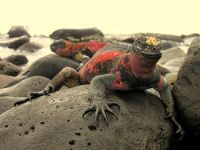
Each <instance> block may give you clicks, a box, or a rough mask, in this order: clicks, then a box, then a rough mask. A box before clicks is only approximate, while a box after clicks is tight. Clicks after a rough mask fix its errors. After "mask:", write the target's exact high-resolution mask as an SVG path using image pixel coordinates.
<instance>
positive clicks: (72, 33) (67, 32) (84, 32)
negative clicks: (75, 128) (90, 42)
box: [49, 28, 104, 40]
mask: <svg viewBox="0 0 200 150" xmlns="http://www.w3.org/2000/svg"><path fill="white" fill-rule="evenodd" d="M85 36H101V37H102V36H104V34H103V33H102V32H101V31H100V30H99V29H97V28H88V29H59V30H56V31H54V32H53V33H52V34H50V35H49V37H50V38H52V39H55V40H58V39H65V38H66V37H73V38H81V37H85Z"/></svg>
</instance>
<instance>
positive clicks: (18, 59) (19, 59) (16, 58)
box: [4, 54, 28, 66]
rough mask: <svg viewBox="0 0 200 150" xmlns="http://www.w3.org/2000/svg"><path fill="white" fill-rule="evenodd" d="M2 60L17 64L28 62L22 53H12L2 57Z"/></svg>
mask: <svg viewBox="0 0 200 150" xmlns="http://www.w3.org/2000/svg"><path fill="white" fill-rule="evenodd" d="M4 60H6V61H8V62H11V63H13V64H15V65H17V66H21V65H25V64H26V63H28V59H27V57H26V56H25V55H23V54H16V55H15V54H13V55H10V56H8V57H6V58H4Z"/></svg>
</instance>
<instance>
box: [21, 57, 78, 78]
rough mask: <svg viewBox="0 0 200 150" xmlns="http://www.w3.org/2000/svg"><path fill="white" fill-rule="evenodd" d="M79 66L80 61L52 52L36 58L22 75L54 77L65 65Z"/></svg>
mask: <svg viewBox="0 0 200 150" xmlns="http://www.w3.org/2000/svg"><path fill="white" fill-rule="evenodd" d="M78 66H79V63H77V62H76V61H74V60H72V59H67V58H65V57H60V56H57V55H54V54H50V55H47V56H45V57H42V58H40V59H38V60H36V61H35V62H34V63H33V64H32V65H31V66H30V67H28V68H27V69H25V70H24V71H23V72H22V73H21V75H25V76H28V77H31V76H43V77H47V78H49V79H52V78H53V77H54V76H55V75H56V74H57V73H58V72H59V71H61V70H62V69H63V68H64V67H72V68H78Z"/></svg>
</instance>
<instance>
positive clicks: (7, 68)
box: [0, 61, 21, 76]
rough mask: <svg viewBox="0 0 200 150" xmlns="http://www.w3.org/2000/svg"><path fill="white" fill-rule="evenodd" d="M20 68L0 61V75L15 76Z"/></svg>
mask: <svg viewBox="0 0 200 150" xmlns="http://www.w3.org/2000/svg"><path fill="white" fill-rule="evenodd" d="M20 72H21V68H20V67H19V66H16V65H14V64H12V63H10V62H8V61H0V75H10V76H17V75H18V74H19V73H20Z"/></svg>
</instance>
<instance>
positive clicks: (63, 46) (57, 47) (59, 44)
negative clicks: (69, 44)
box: [50, 39, 66, 52]
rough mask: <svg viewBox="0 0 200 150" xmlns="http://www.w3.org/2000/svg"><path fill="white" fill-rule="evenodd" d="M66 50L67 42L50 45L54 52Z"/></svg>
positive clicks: (62, 41)
mask: <svg viewBox="0 0 200 150" xmlns="http://www.w3.org/2000/svg"><path fill="white" fill-rule="evenodd" d="M64 48H66V43H65V40H62V39H61V40H55V41H54V42H53V43H52V44H51V45H50V49H51V50H52V51H53V52H56V51H57V50H59V49H64Z"/></svg>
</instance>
